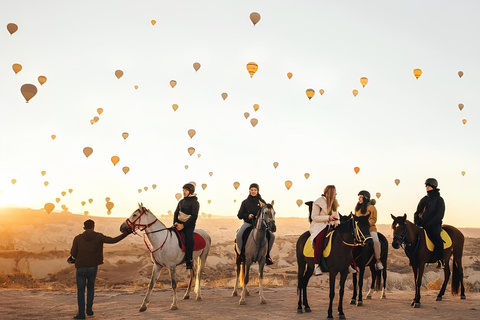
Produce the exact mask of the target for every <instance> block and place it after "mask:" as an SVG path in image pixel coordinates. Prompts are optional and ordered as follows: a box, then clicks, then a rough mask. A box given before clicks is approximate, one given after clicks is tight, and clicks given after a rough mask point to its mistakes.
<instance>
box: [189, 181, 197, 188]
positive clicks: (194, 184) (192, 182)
mask: <svg viewBox="0 0 480 320" xmlns="http://www.w3.org/2000/svg"><path fill="white" fill-rule="evenodd" d="M189 183H191V184H193V186H194V187H196V186H197V184H196V183H195V181H190V182H189Z"/></svg>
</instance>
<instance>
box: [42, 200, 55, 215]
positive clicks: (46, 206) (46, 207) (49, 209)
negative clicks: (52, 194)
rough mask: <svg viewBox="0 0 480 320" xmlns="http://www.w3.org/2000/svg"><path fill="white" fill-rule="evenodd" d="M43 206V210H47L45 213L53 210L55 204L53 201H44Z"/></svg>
mask: <svg viewBox="0 0 480 320" xmlns="http://www.w3.org/2000/svg"><path fill="white" fill-rule="evenodd" d="M43 208H44V209H45V211H47V213H50V212H52V211H53V209H55V205H54V204H53V203H51V202H49V203H45V205H44V206H43Z"/></svg>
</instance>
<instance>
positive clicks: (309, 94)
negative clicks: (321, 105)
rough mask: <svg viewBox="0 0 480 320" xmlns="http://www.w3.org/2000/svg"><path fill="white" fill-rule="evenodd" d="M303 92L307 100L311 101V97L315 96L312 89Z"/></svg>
mask: <svg viewBox="0 0 480 320" xmlns="http://www.w3.org/2000/svg"><path fill="white" fill-rule="evenodd" d="M305 92H306V94H307V97H308V100H311V99H312V98H313V96H314V95H315V90H313V89H307V91H305Z"/></svg>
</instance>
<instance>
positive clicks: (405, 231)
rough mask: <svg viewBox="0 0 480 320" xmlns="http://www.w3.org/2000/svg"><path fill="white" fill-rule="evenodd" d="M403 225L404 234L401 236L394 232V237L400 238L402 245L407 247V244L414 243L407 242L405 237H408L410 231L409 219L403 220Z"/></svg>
mask: <svg viewBox="0 0 480 320" xmlns="http://www.w3.org/2000/svg"><path fill="white" fill-rule="evenodd" d="M403 226H404V230H403V233H402V235H401V236H399V235H398V234H393V239H394V240H395V239H396V240H398V241H399V242H400V246H401V247H402V248H404V249H405V246H411V245H412V244H411V243H406V242H405V238H406V237H407V233H408V228H407V221H404V222H403Z"/></svg>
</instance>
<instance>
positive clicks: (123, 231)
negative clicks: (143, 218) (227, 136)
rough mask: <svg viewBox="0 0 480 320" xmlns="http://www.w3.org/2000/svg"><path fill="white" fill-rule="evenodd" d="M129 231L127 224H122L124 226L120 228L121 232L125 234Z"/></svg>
mask: <svg viewBox="0 0 480 320" xmlns="http://www.w3.org/2000/svg"><path fill="white" fill-rule="evenodd" d="M127 229H128V226H127V224H126V223H125V222H124V223H122V225H121V226H120V232H121V233H125V232H127Z"/></svg>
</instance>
